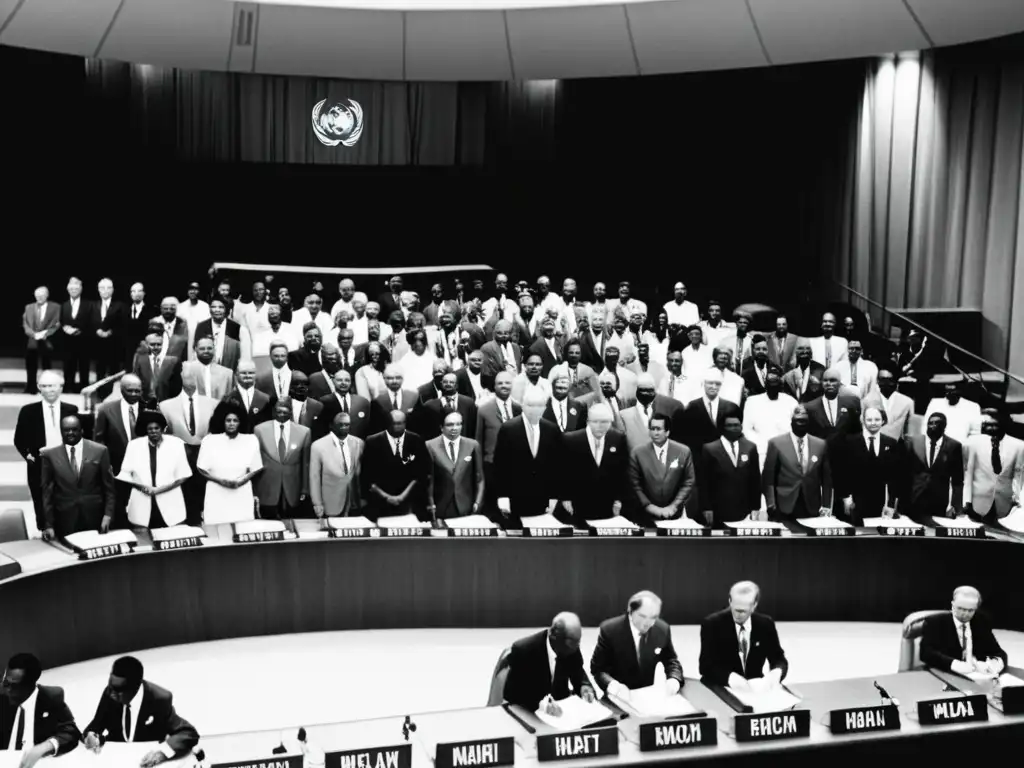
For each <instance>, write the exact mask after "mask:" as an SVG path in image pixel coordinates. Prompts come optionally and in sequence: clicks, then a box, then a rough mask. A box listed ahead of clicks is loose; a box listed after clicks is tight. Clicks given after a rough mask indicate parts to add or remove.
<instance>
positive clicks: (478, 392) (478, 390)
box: [466, 368, 487, 400]
mask: <svg viewBox="0 0 1024 768" xmlns="http://www.w3.org/2000/svg"><path fill="white" fill-rule="evenodd" d="M466 377H467V378H468V379H469V386H470V387H471V388H472V390H473V394H474V395H475V396H476V399H477V400H480V399H481V398H483V397H484V396H485V395H487V390H486V389H485V388H484V385H483V383H481V381H480V374H479V373H473V371H471V370H470V369H469V368H466Z"/></svg>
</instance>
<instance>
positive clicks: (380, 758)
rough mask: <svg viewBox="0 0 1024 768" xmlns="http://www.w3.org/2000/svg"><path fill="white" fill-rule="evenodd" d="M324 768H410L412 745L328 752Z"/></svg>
mask: <svg viewBox="0 0 1024 768" xmlns="http://www.w3.org/2000/svg"><path fill="white" fill-rule="evenodd" d="M326 758H327V759H326V761H325V762H324V768H412V744H397V745H395V746H393V747H369V748H367V749H352V750H348V751H345V752H328V753H327V755H326Z"/></svg>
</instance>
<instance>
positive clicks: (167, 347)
mask: <svg viewBox="0 0 1024 768" xmlns="http://www.w3.org/2000/svg"><path fill="white" fill-rule="evenodd" d="M160 320H161V323H162V325H163V337H162V347H161V348H162V350H163V351H162V353H161V354H163V355H166V356H168V357H176V358H178V359H179V360H181V361H184V360H185V359H186V358H187V357H188V342H189V338H188V323H186V322H185V321H184V320H182V319H181V318H180V317H178V300H177V299H176V298H174V297H173V296H167V297H165V298H164V300H163V301H161V302H160Z"/></svg>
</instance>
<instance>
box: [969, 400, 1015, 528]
mask: <svg viewBox="0 0 1024 768" xmlns="http://www.w3.org/2000/svg"><path fill="white" fill-rule="evenodd" d="M981 418H982V421H981V434H980V435H977V436H975V437H972V438H970V441H969V445H970V450H969V451H968V453H969V457H968V459H967V472H966V474H965V476H964V509H965V510H966V512H967V513H968V514H969V515H971V516H972V517H973V518H974V519H975V520H981V521H984V522H987V523H995V522H997V521H998V520H1000V519H1001V518H1004V517H1006V516H1007V515H1008V514H1009V513H1010V510H1011V509H1013V507H1014V506H1019V505H1020V504H1021V485H1022V483H1024V442H1022V441H1020V440H1018V439H1017V438H1015V437H1010V436H1009V435H1008V434H1006V420H1005V416H1003V415H1002V414H1001V413H1000V412H999V411H997V410H995V409H993V408H986V409H985V410H983V411H982V412H981Z"/></svg>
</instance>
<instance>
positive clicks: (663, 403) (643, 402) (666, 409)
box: [621, 373, 682, 451]
mask: <svg viewBox="0 0 1024 768" xmlns="http://www.w3.org/2000/svg"><path fill="white" fill-rule="evenodd" d="M656 387H657V382H656V381H655V379H654V377H653V376H652V375H651V374H649V373H641V374H640V375H639V376H638V377H637V383H636V405H633V406H630V407H629V408H623V409H622V414H621V417H622V430H623V432H625V434H626V444H627V445H628V446H629V450H630V451H632V450H633V449H634V448H638V447H640V446H641V445H646V444H647V443H648V442H650V439H651V438H650V434H649V430H650V425H651V419H652V418H653V417H654V415H655V414H658V413H660V414H663V415H665V416H669V417H670V418H671V419H672V422H673V423H674V424H676V434H674V435H673V438H674V439H679V438H680V437H682V429H681V427H682V424H681V421H682V419H681V417H680V414H681V412H682V407H681V406H680V405H679V403H678V402H677V401H676V400H674V399H673V398H670V397H666V396H665V395H659V394H656V393H655V390H656ZM677 422H679V423H677Z"/></svg>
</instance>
